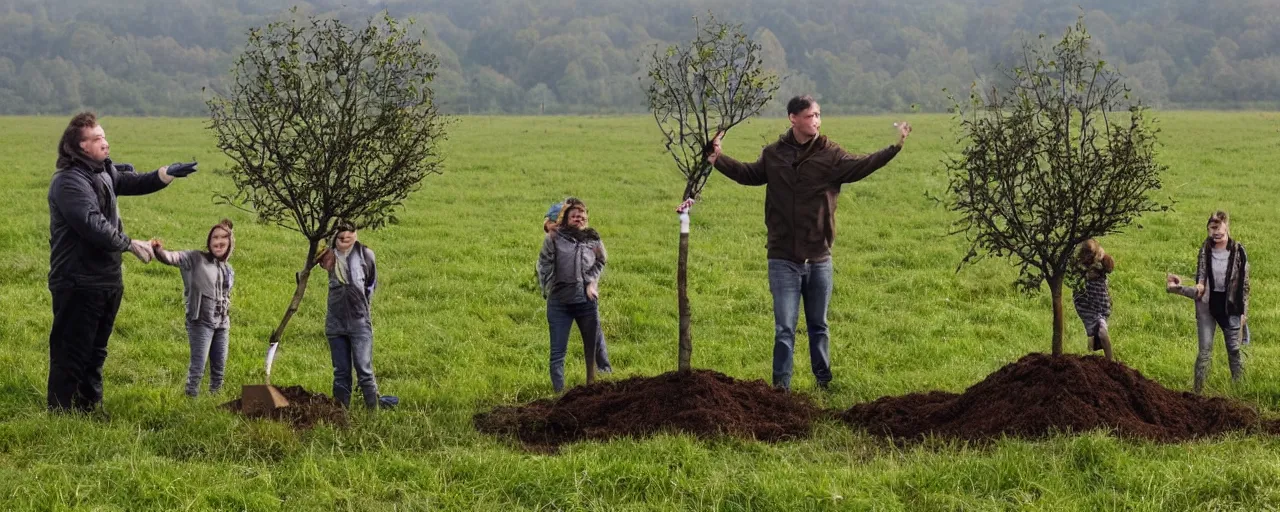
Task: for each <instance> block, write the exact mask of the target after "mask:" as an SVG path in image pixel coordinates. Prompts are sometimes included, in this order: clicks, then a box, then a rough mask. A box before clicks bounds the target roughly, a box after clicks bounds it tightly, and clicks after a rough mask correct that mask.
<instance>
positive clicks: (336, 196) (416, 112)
mask: <svg viewBox="0 0 1280 512" xmlns="http://www.w3.org/2000/svg"><path fill="white" fill-rule="evenodd" d="M293 14H294V16H292V17H291V18H292V19H291V20H290V21H281V22H275V23H271V24H269V25H267V26H266V27H265V28H261V27H257V28H252V29H250V30H249V39H248V42H247V44H246V46H245V49H244V52H243V53H241V54H240V56H239V57H238V58H237V59H236V61H235V67H234V69H233V71H232V80H231V81H232V83H231V87H230V91H229V92H228V94H227V95H226V96H214V97H211V98H210V99H208V100H207V105H208V108H209V112H210V115H211V119H212V121H211V128H212V130H213V131H214V133H215V134H216V135H217V140H218V148H219V149H221V150H222V151H223V152H224V153H226V154H227V156H228V157H230V158H231V161H232V164H231V168H230V170H229V172H228V174H229V175H230V177H231V180H232V182H233V183H234V184H235V188H236V192H235V193H233V194H231V195H226V196H220V197H221V199H222V200H223V201H225V202H226V203H228V204H231V205H234V206H237V207H240V208H242V209H245V210H248V211H251V212H254V213H256V215H257V217H258V219H259V221H262V222H266V223H274V224H276V225H278V226H281V227H284V228H288V229H292V230H295V231H297V232H298V233H300V234H301V235H302V236H303V238H305V239H306V241H307V255H306V259H305V260H304V261H303V264H302V267H301V269H300V271H299V272H298V273H297V274H296V275H295V280H296V285H297V287H296V289H295V291H294V294H293V300H292V301H290V303H289V307H288V308H287V309H286V310H285V313H284V317H283V318H282V319H281V320H280V325H279V326H278V327H276V329H275V331H274V332H272V333H271V340H270V343H271V347H272V351H274V348H275V346H276V345H277V344H278V343H279V342H280V339H281V336H282V335H283V333H284V329H285V326H287V325H288V324H289V319H290V318H291V317H292V316H293V314H294V313H295V312H296V311H297V310H298V305H299V304H300V303H301V302H302V297H303V294H304V293H305V292H306V289H307V279H308V277H309V276H310V275H311V269H312V267H313V266H314V265H315V263H316V255H317V252H318V249H319V245H320V242H321V241H322V240H325V239H327V238H329V237H331V236H332V235H334V234H335V226H336V224H337V223H338V222H339V221H340V220H347V221H350V222H352V223H353V224H355V225H356V226H357V227H358V228H362V229H376V228H378V227H380V226H382V225H384V224H385V223H387V222H392V223H394V222H396V218H395V216H394V210H395V209H396V208H397V207H399V206H400V205H401V203H402V202H403V201H404V199H405V198H406V197H408V195H409V193H410V192H412V191H414V190H416V189H417V188H418V187H419V186H420V182H421V181H422V179H423V178H424V177H426V176H427V175H428V174H432V173H438V172H439V167H440V158H439V155H438V153H437V144H438V143H439V142H440V141H441V140H442V139H443V138H444V136H445V134H444V129H443V125H442V122H441V119H440V118H439V117H438V116H437V111H436V105H435V104H434V102H433V101H432V99H433V92H432V89H431V87H430V85H431V80H432V79H433V78H434V77H435V70H436V57H435V55H434V54H432V53H429V52H428V51H427V50H426V49H425V47H424V46H423V44H422V43H421V40H420V39H419V38H417V37H413V35H412V34H410V33H409V30H408V26H407V25H403V24H401V23H398V22H397V21H396V20H395V19H393V18H391V17H390V16H389V15H386V14H384V15H383V16H382V17H381V18H370V19H369V20H368V22H367V24H366V26H365V27H363V28H359V29H353V28H351V27H348V26H347V25H344V24H343V23H342V22H340V21H338V20H334V19H321V18H316V17H309V18H307V19H305V20H299V19H298V18H297V12H296V10H295V11H293ZM409 25H412V22H410V23H409ZM269 364H270V363H268V365H269ZM268 372H270V369H269V368H268Z"/></svg>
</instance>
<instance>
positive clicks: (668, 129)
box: [641, 15, 778, 371]
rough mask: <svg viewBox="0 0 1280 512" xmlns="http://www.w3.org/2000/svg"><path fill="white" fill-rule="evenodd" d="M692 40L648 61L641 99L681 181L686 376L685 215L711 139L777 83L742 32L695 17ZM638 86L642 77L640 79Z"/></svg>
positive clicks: (679, 277)
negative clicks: (643, 96)
mask: <svg viewBox="0 0 1280 512" xmlns="http://www.w3.org/2000/svg"><path fill="white" fill-rule="evenodd" d="M694 27H695V35H694V38H693V40H692V41H690V42H689V43H688V44H687V45H683V46H681V45H673V46H670V47H668V48H666V49H665V50H658V51H655V52H654V53H653V55H652V57H651V59H650V61H649V66H648V76H647V79H648V83H647V85H646V88H645V94H646V96H647V98H648V102H649V110H650V111H652V112H653V118H654V120H655V121H657V123H658V129H659V130H660V131H661V132H662V136H663V138H664V139H665V140H666V143H665V145H666V149H667V151H668V152H669V153H671V158H672V160H674V161H675V163H676V168H678V169H680V172H681V173H682V174H683V175H684V177H685V187H684V197H683V199H684V201H683V202H682V203H681V205H680V207H679V208H677V210H676V211H677V213H679V214H680V255H679V260H678V263H677V271H676V281H677V283H676V288H677V296H678V301H679V309H680V351H679V365H678V367H679V369H680V371H688V370H690V368H691V367H690V359H691V357H692V355H693V336H692V334H691V333H690V330H689V324H690V314H689V294H688V260H689V213H690V210H691V209H692V207H693V203H694V201H696V200H697V199H698V198H699V197H700V195H701V194H702V187H703V186H704V185H706V183H707V178H708V177H710V176H711V170H712V167H711V164H710V163H709V162H707V158H706V155H707V153H708V150H709V148H710V143H711V140H712V138H713V137H715V136H716V134H717V133H722V132H728V131H729V129H730V128H733V127H734V126H737V125H738V124H739V123H741V122H743V121H745V120H747V119H748V118H749V117H751V116H753V115H755V114H757V113H759V112H760V109H761V108H763V107H764V106H765V105H766V104H767V103H769V100H771V99H773V95H774V93H775V92H776V91H777V90H778V78H777V76H775V75H774V74H773V73H771V72H769V71H767V70H766V69H765V67H764V60H763V57H762V52H761V47H760V44H759V43H757V42H755V41H753V40H752V39H750V38H749V37H747V35H746V33H745V32H743V30H742V25H730V24H727V23H721V22H717V21H716V19H715V17H714V16H710V15H709V16H708V18H707V22H706V23H705V24H703V23H700V22H699V21H698V19H697V18H696V17H695V18H694ZM641 79H642V80H644V79H645V78H644V77H642V78H641Z"/></svg>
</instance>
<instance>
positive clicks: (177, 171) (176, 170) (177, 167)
mask: <svg viewBox="0 0 1280 512" xmlns="http://www.w3.org/2000/svg"><path fill="white" fill-rule="evenodd" d="M197 170H198V169H196V162H191V163H187V164H184V163H182V162H178V163H173V164H169V165H168V166H167V167H166V170H165V172H167V173H168V174H169V175H170V176H173V177H175V178H185V177H187V175H189V174H191V173H193V172H196V171H197Z"/></svg>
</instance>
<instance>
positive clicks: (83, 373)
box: [49, 287, 124, 412]
mask: <svg viewBox="0 0 1280 512" xmlns="http://www.w3.org/2000/svg"><path fill="white" fill-rule="evenodd" d="M123 297H124V288H123V287H107V288H65V289H58V290H53V329H52V330H51V331H50V332H49V410H50V411H55V412H65V411H72V410H74V411H80V412H89V411H91V410H93V409H94V407H96V406H97V405H98V404H99V403H101V402H102V366H103V364H105V363H106V362H107V340H108V339H110V338H111V329H112V328H113V327H114V326H115V323H116V313H117V312H118V311H119V310H120V299H121V298H123Z"/></svg>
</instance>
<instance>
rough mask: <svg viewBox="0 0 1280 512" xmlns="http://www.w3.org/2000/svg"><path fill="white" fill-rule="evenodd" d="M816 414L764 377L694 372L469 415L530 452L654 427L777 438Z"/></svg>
mask: <svg viewBox="0 0 1280 512" xmlns="http://www.w3.org/2000/svg"><path fill="white" fill-rule="evenodd" d="M821 414H822V413H821V411H820V410H818V409H817V408H815V407H814V406H813V404H812V403H810V402H809V400H808V399H807V398H805V397H803V396H801V395H797V394H789V393H785V392H782V391H777V390H774V389H773V388H771V387H769V386H768V385H767V384H765V383H764V381H760V380H756V381H749V382H748V381H739V380H735V379H733V378H732V377H729V376H727V375H724V374H722V373H718V372H713V371H707V370H695V371H692V372H683V373H682V372H671V373H666V374H663V375H659V376H657V377H632V378H630V379H627V380H623V381H611V382H597V383H595V384H592V385H590V386H580V387H577V388H573V389H571V390H569V391H568V392H566V393H565V394H564V395H563V396H561V397H559V398H558V399H544V400H538V401H535V402H532V403H529V404H526V405H521V406H501V407H498V408H496V409H494V410H493V411H490V412H485V413H480V414H477V415H475V417H474V418H473V420H474V422H475V426H476V429H478V430H480V431H481V432H487V433H491V434H500V435H510V436H514V437H515V438H517V439H519V440H520V441H521V442H523V443H524V444H525V446H526V447H529V448H531V449H535V450H540V451H554V450H555V449H556V447H558V446H559V445H561V444H564V443H571V442H574V441H579V440H583V439H610V438H614V437H644V436H649V435H653V434H655V433H658V432H673V433H688V434H693V435H696V436H699V437H703V438H710V437H715V436H720V435H733V436H739V437H743V438H748V439H758V440H761V441H769V442H773V441H781V440H786V439H794V438H802V437H806V436H808V435H809V431H810V426H811V423H812V422H813V420H814V419H816V418H817V417H818V416H819V415H821Z"/></svg>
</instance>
